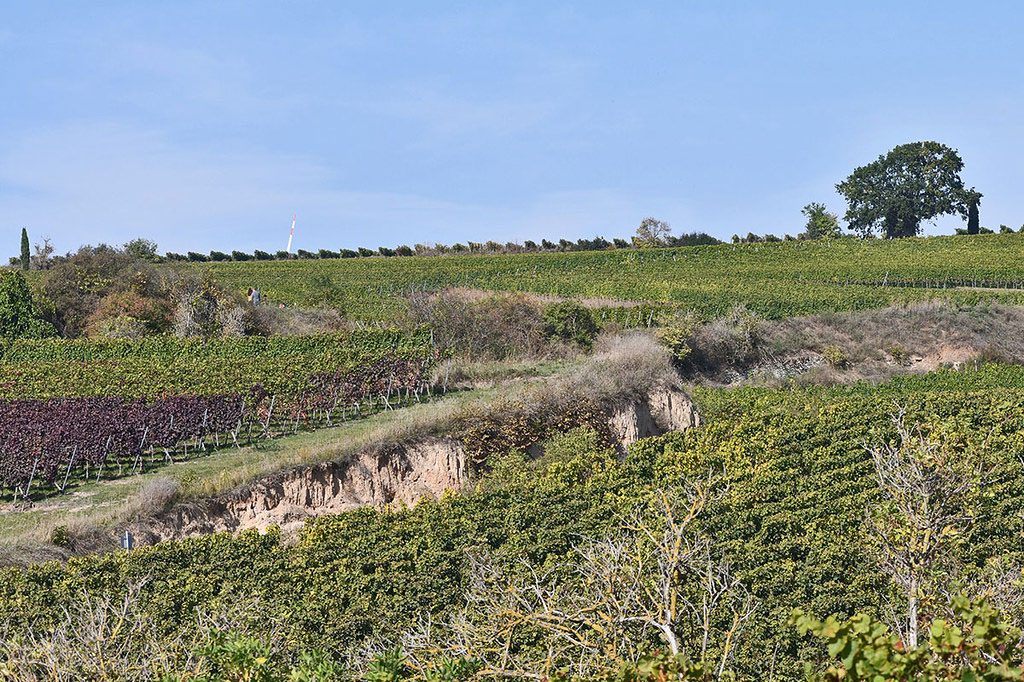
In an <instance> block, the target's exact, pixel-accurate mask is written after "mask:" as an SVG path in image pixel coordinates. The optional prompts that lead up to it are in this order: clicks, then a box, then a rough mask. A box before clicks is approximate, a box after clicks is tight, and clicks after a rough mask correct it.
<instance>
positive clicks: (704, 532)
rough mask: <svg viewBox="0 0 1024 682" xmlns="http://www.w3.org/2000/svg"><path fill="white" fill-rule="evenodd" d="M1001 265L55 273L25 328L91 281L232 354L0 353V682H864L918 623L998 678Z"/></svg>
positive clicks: (1008, 493) (1016, 383)
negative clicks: (196, 324) (862, 664)
mask: <svg viewBox="0 0 1024 682" xmlns="http://www.w3.org/2000/svg"><path fill="white" fill-rule="evenodd" d="M1022 244H1024V237H1021V236H1019V235H997V236H984V237H978V238H933V239H918V240H903V241H893V242H881V241H854V240H845V239H843V240H836V241H831V242H829V241H822V242H785V243H781V244H743V245H736V246H731V245H724V246H714V247H694V248H679V249H653V250H628V251H627V250H623V251H608V252H593V253H585V252H580V253H568V254H539V255H515V256H465V257H463V256H460V257H436V258H413V257H403V258H389V259H384V258H372V259H347V260H344V259H343V260H315V261H314V260H296V261H288V262H259V263H252V262H247V263H246V262H238V263H221V264H213V265H210V266H186V267H185V268H184V269H182V268H174V267H171V266H164V265H157V264H152V263H148V262H141V263H140V262H139V261H138V260H135V259H132V258H131V257H129V256H128V255H127V254H123V253H118V252H113V254H110V253H97V252H96V251H95V250H94V251H89V250H86V251H85V252H84V253H82V254H79V255H78V256H76V257H74V258H76V259H77V260H70V261H68V262H63V263H60V264H59V265H58V266H57V267H58V268H59V269H55V270H54V271H51V273H40V277H41V278H45V281H44V282H43V286H41V287H39V288H38V292H39V295H40V297H41V298H43V297H45V296H46V294H47V292H49V293H54V292H56V293H57V294H62V293H66V290H65V289H62V288H61V287H66V285H65V284H62V282H65V281H66V280H63V279H62V277H63V276H66V275H67V274H68V273H69V272H71V273H74V272H77V270H76V268H79V267H83V268H84V267H88V262H89V259H90V258H93V257H95V256H97V255H104V256H112V258H115V259H116V260H117V262H118V263H119V265H118V268H119V269H118V270H117V272H121V273H129V274H133V273H134V274H135V275H146V276H147V277H151V278H152V279H151V280H150V279H146V277H139V279H146V281H159V280H160V278H161V277H166V278H167V280H165V281H164V283H163V284H162V285H161V286H160V287H158V289H157V290H156V293H151V294H150V295H151V296H152V297H153V298H152V300H159V301H160V302H161V305H166V306H168V307H167V308H166V309H167V310H173V312H174V316H176V317H179V316H181V315H182V314H183V313H185V314H193V315H194V314H195V313H196V311H197V309H198V308H197V306H196V301H199V302H200V303H204V302H208V303H210V305H209V308H210V310H211V311H212V313H214V315H213V318H214V320H216V319H219V316H220V315H221V313H227V312H230V313H231V314H232V315H235V316H236V317H237V318H238V319H245V318H247V317H250V316H251V317H254V318H262V319H263V323H262V324H252V325H235V326H230V325H221V324H213V325H211V327H210V329H211V330H212V331H210V332H208V333H207V334H206V335H202V336H189V335H187V334H189V333H192V332H189V331H188V329H189V328H188V326H187V325H186V326H185V327H182V326H180V325H169V326H164V327H159V328H158V329H159V331H155V330H154V331H150V332H147V333H141V335H140V336H139V337H138V338H128V339H110V338H103V337H102V336H101V335H100V334H98V333H97V332H98V331H99V330H103V329H115V330H116V329H120V328H121V327H117V326H114V327H105V326H103V325H98V324H95V323H89V324H83V325H78V326H65V327H61V326H60V325H54V327H53V328H54V330H56V329H60V328H63V329H65V330H66V331H67V330H78V331H79V332H81V333H83V334H84V335H83V336H81V337H78V338H59V337H51V338H13V339H9V340H5V341H4V342H3V343H2V345H0V370H2V372H3V374H2V376H0V504H2V505H3V506H2V508H0V509H2V511H3V513H4V520H5V524H4V527H3V528H2V529H0V561H2V563H3V564H4V565H6V566H7V567H6V568H3V569H0V622H3V623H4V630H3V631H2V633H0V634H2V636H0V660H5V659H6V661H7V662H6V663H3V664H0V674H2V675H7V676H8V677H10V678H11V679H15V680H26V681H27V680H31V679H37V678H40V677H44V678H45V677H47V676H49V677H54V676H56V677H58V678H59V677H60V676H61V675H64V674H65V672H66V671H71V670H74V671H78V670H88V671H90V672H88V673H82V674H79V673H77V672H76V673H75V675H78V677H82V678H84V679H132V680H134V679H146V680H154V681H156V680H160V681H161V682H165V680H167V679H181V680H185V679H189V680H192V679H194V680H210V681H211V682H212V681H213V680H234V679H247V677H246V676H247V675H248V678H249V679H263V680H267V681H270V682H278V681H279V680H284V679H293V680H304V679H308V680H316V681H317V682H327V681H328V680H336V679H373V680H395V681H397V680H405V679H409V680H413V679H414V680H424V681H425V680H440V679H444V680H469V679H487V678H493V677H502V678H530V679H536V678H538V677H542V678H551V677H554V676H556V675H562V674H565V675H567V676H569V677H573V678H586V679H590V678H595V677H596V678H608V677H613V678H616V677H617V678H625V679H629V680H638V681H640V680H658V679H667V677H666V676H668V675H669V672H667V671H671V670H675V671H676V672H675V673H672V674H676V673H678V676H679V677H680V678H681V679H689V680H701V681H703V682H706V681H709V680H730V679H738V680H761V679H766V678H767V679H779V680H796V679H804V671H805V669H807V668H808V666H810V670H811V671H812V675H811V679H823V678H822V677H821V675H823V674H824V672H823V671H824V668H825V661H826V660H827V654H828V651H829V648H830V647H831V648H832V649H834V648H835V646H836V645H835V643H834V642H833V641H832V638H835V637H838V636H840V635H839V634H837V633H843V632H847V630H844V629H843V628H845V627H847V626H845V625H842V626H841V625H840V624H839V622H840V621H828V622H827V623H822V622H818V621H817V620H816V619H817V618H826V617H828V616H832V617H834V618H838V619H845V618H852V619H856V620H854V621H851V622H856V623H870V624H872V625H871V626H870V627H871V628H875V629H872V630H870V631H871V632H873V633H876V634H877V637H875V638H874V640H873V642H874V644H871V645H870V646H872V647H877V648H878V649H879V651H881V652H882V654H883V655H886V656H888V655H890V654H894V652H901V651H904V650H906V645H905V643H904V642H905V639H904V638H905V637H907V635H906V634H905V632H904V631H903V630H901V629H900V628H904V627H905V626H906V623H907V622H908V618H910V616H907V615H906V614H905V613H904V610H905V608H909V606H908V607H905V606H904V605H905V604H911V603H913V604H914V605H915V606H914V609H915V613H917V614H918V615H915V616H913V617H912V618H913V622H914V623H915V624H923V625H924V626H927V627H932V626H934V625H935V624H936V623H940V622H942V623H946V622H952V623H955V628H957V629H956V633H959V634H957V635H955V636H959V637H964V636H978V637H981V640H982V641H981V643H980V644H979V645H978V646H985V647H989V649H986V651H989V654H988V655H990V656H991V655H992V654H991V651H994V650H995V649H993V647H994V646H995V645H992V644H991V643H990V641H989V640H988V639H986V637H988V636H989V635H987V634H983V635H978V634H977V633H978V632H980V631H978V630H977V629H976V628H975V625H974V624H975V623H976V622H978V621H977V619H978V618H988V619H989V620H990V621H992V622H993V623H996V624H998V628H1004V626H1003V625H1002V623H1004V622H1006V623H1009V624H1010V625H1007V626H1005V628H1013V627H1016V625H1015V624H1016V623H1022V622H1024V596H1021V595H1024V590H1022V589H1020V588H1021V585H1022V581H1021V580H1020V576H1021V575H1024V573H1022V572H1021V569H1022V566H1024V542H1022V541H1021V538H1022V537H1024V525H1022V519H1024V511H1022V510H1024V506H1022V505H1024V502H1022V500H1024V465H1022V462H1024V439H1022V435H1021V434H1022V433H1024V399H1022V398H1021V395H1022V389H1024V369H1022V366H1024V342H1022V341H1021V335H1020V330H1021V328H1022V325H1024V306H1022V305H1015V303H1024V289H1021V288H1020V287H1021V286H1022V283H1024V268H1022V267H1021V266H1020V265H1019V259H1018V258H1016V254H1017V250H1018V249H1019V248H1020V246H1021V245H1022ZM202 267H209V268H211V272H212V273H213V274H214V276H215V277H216V278H218V279H219V280H220V282H221V284H220V285H217V284H216V283H211V282H210V280H208V279H205V278H201V277H198V276H197V273H201V271H200V270H199V268H202ZM53 273H56V275H58V276H54V275H53ZM232 278H235V279H232ZM253 278H265V279H266V281H260V282H250V281H249V280H251V279H253ZM7 280H8V282H9V283H13V285H15V288H14V290H15V291H20V292H21V297H22V298H21V300H22V301H24V303H25V305H24V306H23V308H24V309H26V310H31V304H32V300H31V297H30V296H29V291H28V287H27V285H26V283H25V282H24V280H21V279H20V277H18V276H16V275H12V274H8V275H7ZM105 281H106V284H105V285H104V286H112V285H111V284H110V282H113V281H114V279H113V278H109V279H108V280H105ZM382 282H385V283H383V284H382ZM251 284H255V285H257V286H261V287H262V288H263V289H264V294H265V297H266V298H267V299H269V302H270V303H271V305H261V306H254V305H251V304H248V303H246V302H245V301H244V299H243V298H241V297H240V296H239V295H238V291H235V290H234V289H235V288H239V289H240V288H243V287H245V286H247V285H251ZM182 285H186V289H185V290H186V291H190V290H191V291H199V292H202V293H201V294H200V295H198V296H196V297H194V298H188V297H185V298H181V297H180V295H179V294H180V291H181V286H182ZM278 286H279V287H281V288H280V290H278V289H275V287H278ZM188 287H196V288H193V289H189V288H188ZM441 289H444V290H446V293H444V294H442V293H440V290H441ZM415 291H419V292H427V295H426V296H420V297H414V298H413V299H412V300H410V301H408V303H407V302H406V299H405V298H404V297H405V296H407V295H409V294H410V293H411V292H415ZM279 292H283V293H279ZM492 292H493V293H498V294H501V293H503V292H504V293H507V294H511V295H507V296H506V295H499V296H492V295H491V294H492ZM129 293H130V292H129ZM135 293H139V292H137V291H136V292H135ZM124 294H125V292H123V291H118V290H112V291H109V292H108V293H105V294H104V295H103V297H100V296H96V299H97V301H96V302H95V303H96V306H97V307H96V308H95V311H94V312H92V313H89V315H85V316H84V317H86V318H89V319H92V320H93V321H94V322H95V319H96V318H95V317H94V315H95V314H97V313H96V311H98V312H99V314H106V313H108V312H110V310H108V309H107V308H105V307H104V305H102V304H100V303H99V302H98V301H100V300H108V301H118V300H121V299H119V297H121V296H123V295H124ZM515 294H523V296H521V297H519V296H516V295H515ZM286 295H291V296H293V298H291V299H289V301H290V302H291V306H290V307H288V308H286V309H284V310H281V309H280V308H278V307H277V306H275V305H272V304H273V303H274V302H276V301H278V300H280V298H281V297H283V296H286ZM108 297H109V298H108ZM67 299H71V300H77V299H75V298H74V297H73V296H72V297H66V299H65V300H67ZM562 299H571V300H562ZM129 300H130V301H132V300H135V299H129ZM338 301H341V302H342V307H343V309H344V310H343V311H342V312H339V311H338V310H335V309H330V308H331V306H332V305H335V304H337V303H338ZM892 302H896V303H897V305H890V303H892ZM578 303H583V304H584V305H578ZM310 305H323V306H327V308H328V309H327V310H323V311H314V312H311V311H309V310H306V309H305V307H306V306H310ZM406 305H408V306H409V310H408V311H407V310H405V306H406ZM171 306H175V307H173V308H171ZM161 309H164V308H161ZM68 310H69V311H72V312H73V309H68ZM112 310H113V311H114V313H116V315H115V316H114V317H113V318H112V319H121V317H123V315H121V314H120V312H119V311H121V310H122V309H119V308H116V307H115V308H113V309H112ZM360 310H361V311H362V313H359V311H360ZM669 311H671V312H672V313H673V314H667V313H668V312H669ZM208 312H209V311H208ZM414 313H415V314H414ZM798 313H801V314H798ZM803 313H812V314H803ZM277 316H280V317H277ZM80 317H82V316H80ZM52 319H54V320H55V321H59V319H58V318H57V317H53V318H52ZM161 319H164V318H161ZM256 321H257V322H258V321H259V319H257V320H256ZM622 326H627V327H631V326H633V327H635V326H640V327H645V329H640V330H636V329H634V330H625V331H624V330H623V329H621V327H622ZM648 326H651V327H652V329H646V327H648ZM28 328H29V329H30V328H31V327H28ZM129 328H130V329H134V330H135V332H136V333H140V332H139V329H138V327H129ZM296 330H298V331H297V332H296ZM879 453H882V454H881V455H880V454H879ZM886 457H887V458H888V459H886ZM886 466H889V467H895V468H896V469H898V471H896V470H895V469H894V471H889V472H888V473H886V471H887V470H886V469H885V467H886ZM900 467H902V468H900ZM897 474H898V475H897ZM894 480H895V481H897V483H893V481H894ZM900 486H903V487H902V488H901V487H900ZM922 491H923V492H922ZM922 500H923V502H922ZM936 500H938V502H937V503H936ZM900 505H902V506H900ZM931 509H939V510H941V511H942V513H943V514H945V516H942V517H940V518H939V519H938V520H935V519H933V518H932V517H931V516H928V514H929V513H930V512H929V511H928V510H931ZM907 510H909V511H907ZM914 514H918V515H919V516H918V517H915V516H914ZM921 518H924V519H925V521H927V524H925V528H924V530H923V531H922V530H921V529H920V527H919V525H910V526H907V525H901V524H906V523H911V522H913V524H917V523H918V521H920V519H921ZM907 519H909V521H908V520H907ZM879 524H882V525H879ZM884 524H889V525H884ZM928 524H931V525H928ZM908 528H909V529H908ZM126 533H128V534H130V537H131V538H132V542H133V543H134V545H133V547H132V548H131V549H130V551H127V552H125V551H120V550H118V546H119V543H120V542H121V541H122V539H124V538H126V537H129V535H126ZM907 537H909V538H910V539H909V540H907V541H906V543H904V538H907ZM886 538H889V540H888V542H889V543H890V544H889V545H886V544H885V542H886ZM893 538H895V539H893ZM901 543H903V544H901ZM904 544H909V546H910V549H909V550H900V547H903V546H904ZM919 545H921V546H924V547H925V548H926V549H927V551H928V553H929V554H928V555H927V556H926V557H924V558H920V556H919V554H912V556H911V560H910V562H911V566H912V571H913V575H912V577H913V579H914V581H915V583H914V585H916V587H915V588H914V590H913V591H910V592H908V590H907V588H906V587H905V582H900V581H901V580H904V581H905V580H906V579H905V578H904V577H902V576H905V574H906V571H904V572H903V573H901V572H900V570H903V569H899V567H897V569H893V566H894V564H895V562H896V559H894V558H893V557H894V556H897V555H896V554H894V552H898V551H906V552H917V551H918V550H916V549H915V547H918V546H919ZM47 559H49V561H47ZM979 614H980V615H979ZM985 614H988V615H985ZM872 619H876V620H872ZM949 619H958V620H952V621H951V620H949ZM972 619H973V620H972ZM986 622H988V621H986ZM883 623H884V624H883ZM850 627H853V626H850ZM857 627H861V626H860V625H858V626H857ZM986 627H987V626H986ZM992 627H994V628H995V627H996V626H995V625H993V626H992ZM886 628H890V629H886ZM998 628H997V631H998V632H1000V633H1004V634H1005V636H1006V637H1011V636H1015V635H1013V633H1016V632H1017V630H1015V629H998ZM806 630H811V631H813V632H815V633H817V634H818V635H819V636H820V637H823V638H824V639H826V641H827V642H828V643H829V644H828V646H826V645H824V644H823V643H822V642H820V641H818V640H816V639H812V638H811V637H809V636H807V635H806V634H803V632H804V631H806ZM851 632H852V630H851ZM858 632H859V631H858ZM889 632H891V633H893V634H892V635H888V634H885V633H889ZM971 632H973V633H975V635H968V634H965V633H971ZM984 632H990V631H989V630H985V631H984ZM843 636H846V635H843ZM851 636H853V635H851ZM873 636H874V635H873ZM950 636H954V635H950ZM1000 636H1003V635H1000ZM887 637H892V638H899V639H886V638H887ZM858 646H859V645H858ZM951 646H952V645H951ZM957 646H959V645H957ZM972 646H973V645H972ZM1000 646H1003V645H1000ZM914 651H916V652H920V651H925V650H924V649H915V650H914ZM665 652H667V653H665ZM865 655H867V654H865ZM872 655H873V654H872ZM914 655H915V656H916V655H918V654H917V653H915V654H914ZM929 655H930V654H929ZM957 655H958V656H962V655H966V653H964V652H963V651H958V653H957ZM652 656H653V658H651V657H652ZM225 657H226V658H225ZM915 660H916V659H915ZM929 660H931V659H929ZM957 660H961V659H957ZM986 660H987V659H986ZM225 661H227V662H225ZM652 661H653V662H652ZM659 661H660V662H659ZM914 664H915V665H916V663H914ZM3 665H6V666H7V667H6V668H5V667H2V666H3ZM908 665H909V664H908ZM246 666H263V667H265V668H266V670H265V671H264V672H265V673H266V674H265V675H264V676H263V677H258V676H257V677H253V676H252V675H250V674H249V673H248V672H244V671H245V670H246ZM650 666H654V668H651V667H650ZM101 668H102V669H101ZM228 670H231V671H233V672H230V673H229V672H225V671H228ZM310 670H314V671H319V672H313V673H311V672H309V671H310ZM111 671H115V672H111ZM240 671H242V672H240ZM382 671H383V672H382ZM389 671H390V672H389ZM645 671H646V672H645ZM75 675H71V677H70V679H77V678H76V677H75ZM304 676H305V677H304ZM924 679H927V678H924Z"/></svg>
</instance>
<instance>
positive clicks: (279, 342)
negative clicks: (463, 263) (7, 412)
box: [0, 329, 434, 400]
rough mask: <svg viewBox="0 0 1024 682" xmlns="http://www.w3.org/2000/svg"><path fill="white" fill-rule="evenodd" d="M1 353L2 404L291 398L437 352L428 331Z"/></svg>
mask: <svg viewBox="0 0 1024 682" xmlns="http://www.w3.org/2000/svg"><path fill="white" fill-rule="evenodd" d="M0 353H2V354H0V400H5V399H7V400H19V399H27V398H37V399H45V398H58V397H69V396H78V397H86V396H119V397H131V398H136V397H145V398H155V397H160V396H164V395H178V394H194V395H221V394H225V393H244V392H246V391H248V390H249V389H250V388H252V387H253V386H255V385H257V384H259V385H261V386H263V387H264V389H266V390H267V391H268V392H270V393H273V394H276V395H281V396H287V397H289V398H292V397H295V396H298V395H299V394H301V393H302V392H303V391H304V390H306V389H307V388H308V378H309V377H310V376H312V375H316V374H325V373H331V372H337V371H350V370H354V369H357V368H359V367H365V366H368V365H372V364H373V363H375V362H378V361H380V360H389V361H390V360H393V359H394V358H404V359H408V360H414V361H425V360H429V359H432V358H433V354H434V349H433V343H432V338H431V335H430V330H428V329H416V330H413V331H400V330H388V329H362V330H355V331H353V332H351V333H348V334H336V335H318V336H305V337H269V338H263V337H243V338H223V339H214V340H209V341H199V340H189V339H184V340H183V339H174V338H170V337H157V338H151V339H141V340H137V341H99V340H91V339H90V340H66V339H46V340H17V341H13V342H10V343H8V344H6V346H4V347H3V348H0Z"/></svg>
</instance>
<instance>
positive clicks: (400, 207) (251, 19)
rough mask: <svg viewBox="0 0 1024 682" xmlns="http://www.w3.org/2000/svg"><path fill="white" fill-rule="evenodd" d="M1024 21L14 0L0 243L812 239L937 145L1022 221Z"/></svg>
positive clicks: (998, 10) (6, 68)
mask: <svg viewBox="0 0 1024 682" xmlns="http://www.w3.org/2000/svg"><path fill="white" fill-rule="evenodd" d="M1022 25H1024V3H1020V2H1012V1H1007V2H976V3H966V2H962V0H960V1H957V2H946V1H943V0H933V1H931V2H914V1H901V2H898V3H893V2H869V1H864V2H848V3H832V2H818V3H811V2H804V1H801V2H785V1H782V0H780V1H775V2H754V1H752V2H730V1H728V0H719V1H717V2H713V1H710V0H709V1H706V2H690V1H683V0H677V1H675V2H665V3H645V2H628V3H627V2H622V3H604V2H598V1H597V0H592V1H591V2H585V3H577V4H568V3H559V2H552V1H548V2H526V1H522V2H515V3H503V2H497V1H488V2H478V3H441V2H409V3H389V2H366V3H360V2H322V3H315V2H298V1H296V2H288V3H283V2H273V3H271V2H259V1H256V0H249V1H246V2H209V0H202V1H200V2H186V1H176V2H160V1H153V2H144V3H140V2H99V1H94V2H71V1H70V0H69V1H67V2H60V3H50V2H44V1H41V0H33V2H20V1H16V0H0V93H3V95H2V98H0V243H2V242H3V240H5V239H6V240H7V242H9V243H10V245H11V247H10V249H9V251H10V253H11V254H15V253H17V249H18V246H17V245H18V235H19V233H20V230H21V228H22V227H27V228H28V230H29V233H30V235H31V237H32V240H33V242H35V241H38V240H40V239H41V238H42V237H44V236H48V237H50V238H51V239H52V240H53V243H54V245H55V246H56V248H57V250H58V252H64V251H67V250H71V249H74V248H76V247H77V246H78V245H80V244H83V243H93V244H95V243H101V242H103V243H109V244H121V243H124V242H125V241H127V240H129V239H132V238H135V237H145V238H147V239H151V240H153V241H156V242H157V243H158V244H159V246H160V248H161V250H162V251H178V252H185V251H188V250H193V251H209V250H211V249H217V250H222V251H230V250H233V249H238V250H242V251H252V250H253V249H263V250H268V251H275V250H278V249H283V248H284V247H285V244H286V242H287V235H288V227H289V224H290V221H291V217H292V214H293V213H296V214H297V215H298V221H297V228H296V237H295V247H296V248H305V249H309V250H316V249H320V248H326V249H332V250H333V249H339V248H355V247H357V246H367V247H371V248H373V247H376V246H381V245H386V246H395V245H398V244H410V245H412V244H415V243H435V242H440V243H449V244H450V243H453V242H456V241H462V242H465V241H467V240H472V241H486V240H488V239H493V240H496V241H502V242H504V241H510V240H517V241H521V240H524V239H534V240H540V239H541V238H548V239H552V240H557V239H559V238H568V239H578V238H581V237H593V236H595V235H603V236H605V237H608V238H612V237H625V236H628V235H630V234H632V232H633V231H634V229H635V228H636V226H637V225H638V224H639V222H640V220H641V219H643V218H644V217H645V216H649V215H650V216H654V217H657V218H660V219H663V220H666V221H668V222H669V223H670V224H671V225H672V228H673V231H674V232H675V233H681V232H691V231H706V232H708V233H710V234H713V235H715V236H718V237H720V238H723V239H728V238H729V237H730V236H731V235H732V234H734V233H740V234H746V233H747V232H751V231H753V232H755V233H766V232H772V233H775V234H779V235H782V234H784V233H790V234H796V233H797V232H799V231H800V229H801V227H802V222H803V218H802V216H801V214H800V209H801V207H803V206H804V205H805V204H807V203H809V202H812V201H820V202H824V203H826V204H827V205H828V206H829V207H830V208H831V209H832V210H833V211H835V212H837V213H839V214H840V215H842V213H843V212H844V210H845V204H844V202H843V201H842V199H841V197H839V196H838V195H837V194H836V192H835V183H836V182H838V181H840V180H842V179H843V178H844V177H846V176H847V175H848V174H849V173H850V171H851V170H852V169H853V168H855V167H856V166H859V165H862V164H864V163H867V162H869V161H872V160H873V159H875V158H877V157H878V156H879V155H880V154H883V153H884V152H886V151H887V150H888V149H890V148H891V147H893V146H895V145H897V144H901V143H904V142H910V141H915V140H927V139H933V140H937V141H939V142H943V143H945V144H948V145H950V146H952V147H954V148H956V149H958V150H959V152H960V154H961V155H962V157H963V159H964V162H965V169H964V173H963V177H964V180H965V182H966V184H967V185H968V186H975V187H977V188H978V189H979V190H980V191H981V192H983V193H984V195H985V197H984V199H983V200H982V204H981V222H982V225H987V226H990V227H998V225H999V224H1003V223H1005V224H1008V225H1011V226H1013V227H1014V228H1019V227H1020V226H1021V224H1022V223H1024V192H1021V187H1024V169H1022V164H1021V161H1020V160H1021V158H1022V152H1024V149H1022V146H1024V115H1022V112H1024V47H1022V45H1021V42H1020V35H1021V26H1022ZM958 225H960V219H959V218H956V219H948V218H947V219H942V220H940V221H938V223H937V224H936V225H934V226H927V231H928V232H929V233H943V232H947V233H948V232H951V231H952V229H953V228H954V227H956V226H958ZM0 251H2V247H0ZM0 255H6V254H0ZM0 260H6V258H2V259H0Z"/></svg>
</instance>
